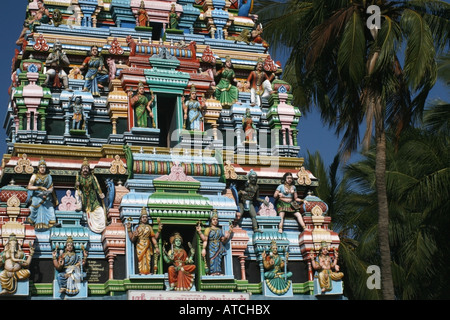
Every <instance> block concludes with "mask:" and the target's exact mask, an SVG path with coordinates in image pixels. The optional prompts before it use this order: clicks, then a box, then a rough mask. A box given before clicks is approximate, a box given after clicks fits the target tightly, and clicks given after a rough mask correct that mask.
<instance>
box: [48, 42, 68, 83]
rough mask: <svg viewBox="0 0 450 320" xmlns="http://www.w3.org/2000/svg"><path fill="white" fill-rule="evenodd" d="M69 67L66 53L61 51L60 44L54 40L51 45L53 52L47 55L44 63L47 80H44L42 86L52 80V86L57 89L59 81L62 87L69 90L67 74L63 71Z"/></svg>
mask: <svg viewBox="0 0 450 320" xmlns="http://www.w3.org/2000/svg"><path fill="white" fill-rule="evenodd" d="M69 65H70V61H69V58H67V55H66V53H65V52H64V51H63V50H62V44H61V42H60V41H59V40H56V42H55V44H54V45H53V52H51V53H50V54H49V55H48V57H47V60H46V61H45V66H46V67H47V78H46V79H45V82H44V85H45V86H48V85H49V82H50V80H52V79H53V86H54V87H59V86H60V79H61V80H62V85H63V87H64V88H65V89H69V79H68V76H67V73H66V72H65V71H64V68H65V67H68V66H69Z"/></svg>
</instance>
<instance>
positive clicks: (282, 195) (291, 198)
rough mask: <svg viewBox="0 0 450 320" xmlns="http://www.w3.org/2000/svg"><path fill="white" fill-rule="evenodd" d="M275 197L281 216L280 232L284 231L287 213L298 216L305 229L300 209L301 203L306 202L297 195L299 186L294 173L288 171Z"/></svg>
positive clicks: (299, 222)
mask: <svg viewBox="0 0 450 320" xmlns="http://www.w3.org/2000/svg"><path fill="white" fill-rule="evenodd" d="M273 197H274V198H275V199H276V200H278V201H277V212H278V214H279V215H280V217H281V222H280V225H279V227H278V228H279V229H278V232H280V233H281V232H283V224H284V217H285V215H286V213H292V214H294V216H295V217H296V218H297V221H298V224H299V225H300V226H301V227H302V228H303V229H305V227H306V226H305V223H304V222H303V217H302V215H301V213H300V211H299V209H300V203H306V200H302V199H300V198H298V196H297V188H296V187H295V185H294V178H293V176H292V173H290V172H287V173H285V174H284V175H283V178H282V179H281V184H280V185H279V186H278V187H277V189H276V190H275V193H274V195H273Z"/></svg>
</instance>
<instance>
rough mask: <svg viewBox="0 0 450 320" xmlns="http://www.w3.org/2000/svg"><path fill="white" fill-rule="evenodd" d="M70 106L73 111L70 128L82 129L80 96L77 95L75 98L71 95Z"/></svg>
mask: <svg viewBox="0 0 450 320" xmlns="http://www.w3.org/2000/svg"><path fill="white" fill-rule="evenodd" d="M70 108H71V109H72V111H73V115H72V129H77V130H82V129H84V125H85V123H84V121H83V104H82V103H81V96H77V97H75V98H73V97H72V99H71V100H70Z"/></svg>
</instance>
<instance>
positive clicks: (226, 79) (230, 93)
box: [214, 57, 239, 107]
mask: <svg viewBox="0 0 450 320" xmlns="http://www.w3.org/2000/svg"><path fill="white" fill-rule="evenodd" d="M216 76H219V77H220V81H219V83H218V84H217V86H216V88H215V91H214V96H215V98H216V99H217V100H219V101H220V104H221V105H222V107H224V106H231V105H233V104H234V103H236V102H237V101H238V97H239V90H238V88H237V87H236V86H234V85H233V84H232V82H233V81H235V82H237V81H236V79H235V77H236V74H235V73H234V70H233V65H232V64H231V58H230V57H226V60H225V66H224V67H223V68H222V69H221V70H219V71H217V72H216Z"/></svg>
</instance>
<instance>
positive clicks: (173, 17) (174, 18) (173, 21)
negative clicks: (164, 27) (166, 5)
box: [169, 3, 179, 29]
mask: <svg viewBox="0 0 450 320" xmlns="http://www.w3.org/2000/svg"><path fill="white" fill-rule="evenodd" d="M178 18H179V17H178V14H177V13H176V11H175V4H174V3H172V6H171V7H170V12H169V29H177V28H178Z"/></svg>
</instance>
